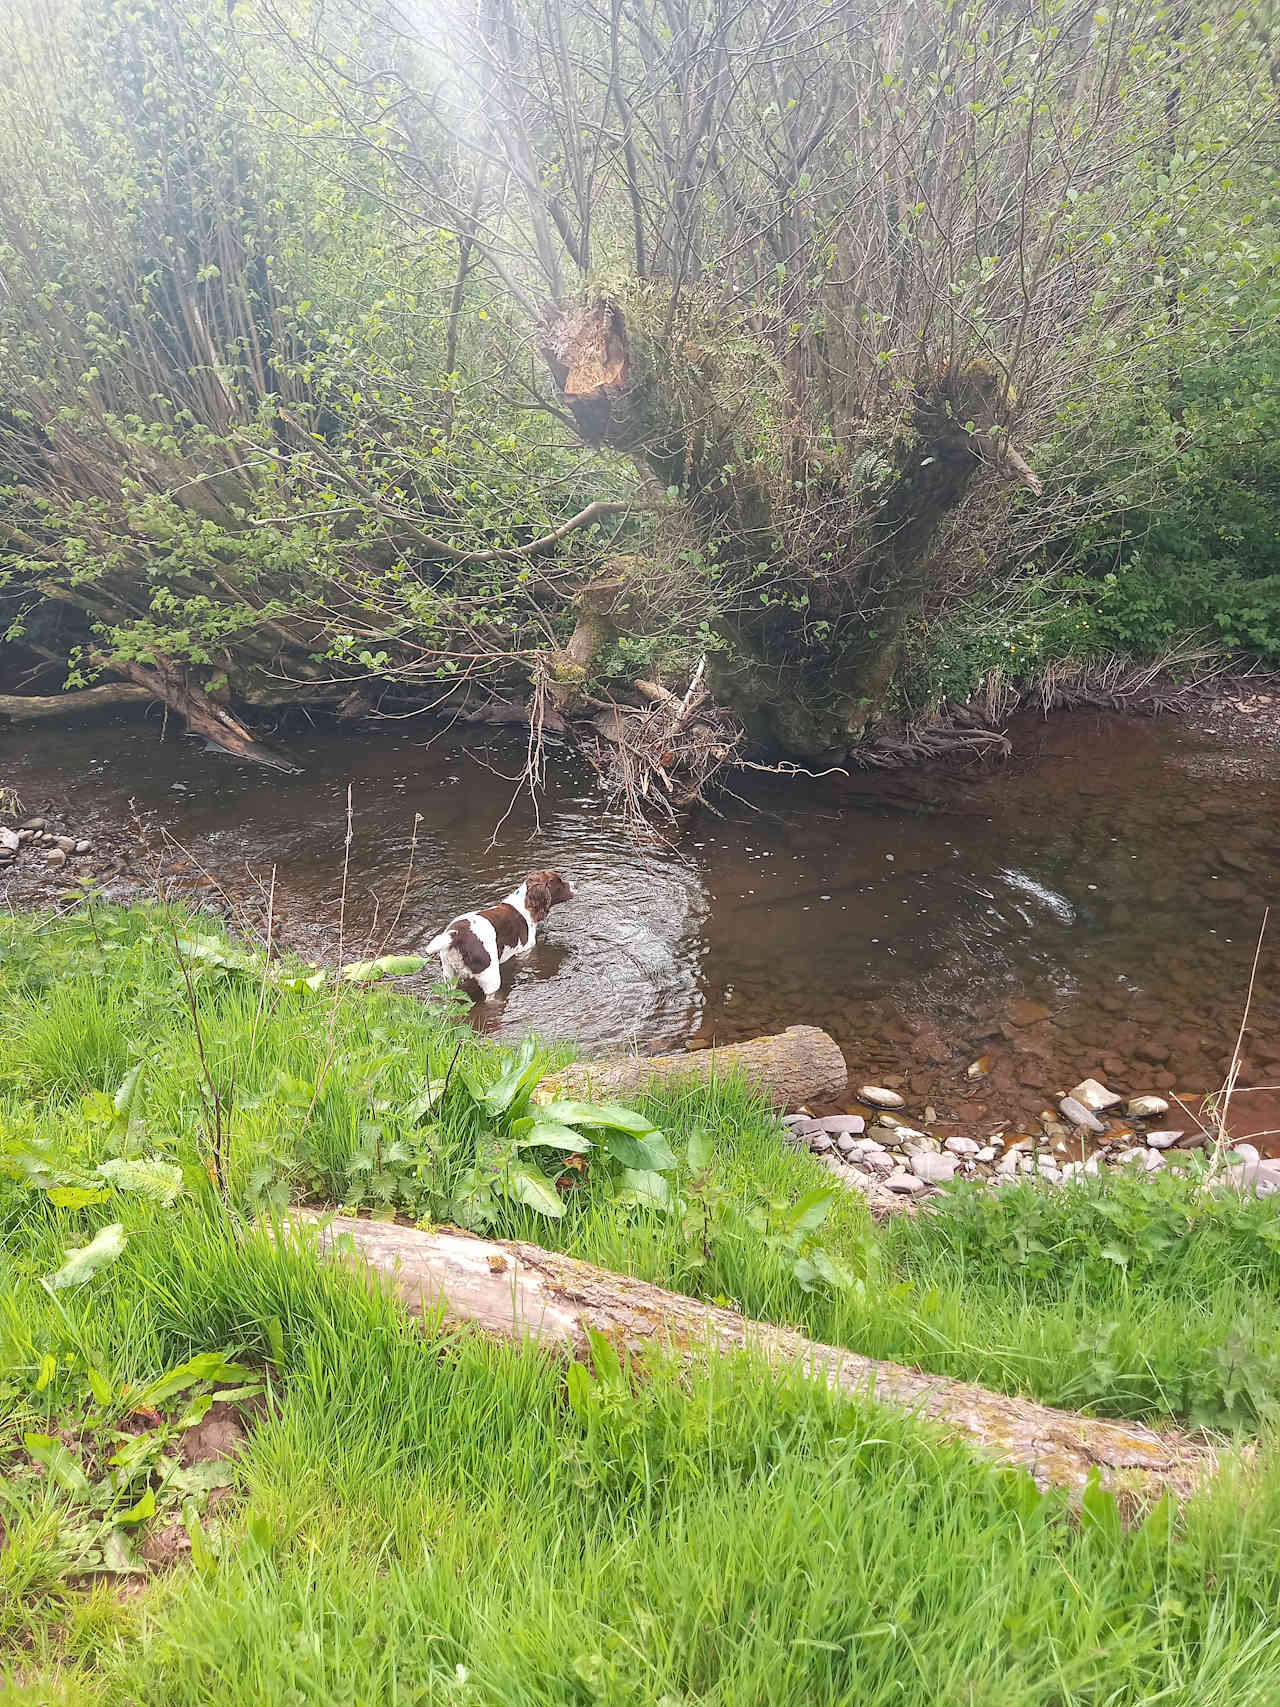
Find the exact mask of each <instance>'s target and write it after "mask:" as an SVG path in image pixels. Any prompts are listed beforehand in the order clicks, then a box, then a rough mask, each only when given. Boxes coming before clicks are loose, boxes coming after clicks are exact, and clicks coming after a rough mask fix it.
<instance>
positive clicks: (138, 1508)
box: [116, 1488, 156, 1523]
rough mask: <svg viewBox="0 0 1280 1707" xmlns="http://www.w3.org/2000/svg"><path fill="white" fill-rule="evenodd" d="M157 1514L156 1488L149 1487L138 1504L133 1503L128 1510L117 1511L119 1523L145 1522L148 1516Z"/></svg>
mask: <svg viewBox="0 0 1280 1707" xmlns="http://www.w3.org/2000/svg"><path fill="white" fill-rule="evenodd" d="M155 1515H156V1494H155V1489H154V1488H148V1489H147V1490H146V1492H145V1493H144V1494H143V1496H142V1498H141V1499H140V1500H139V1501H138V1503H137V1504H136V1505H131V1506H130V1507H129V1509H128V1511H118V1512H117V1513H116V1522H117V1523H145V1522H146V1520H147V1518H149V1517H154V1516H155Z"/></svg>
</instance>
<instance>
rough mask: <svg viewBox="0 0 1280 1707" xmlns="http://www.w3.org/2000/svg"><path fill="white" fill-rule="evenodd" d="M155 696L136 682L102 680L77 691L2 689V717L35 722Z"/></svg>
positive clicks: (128, 703)
mask: <svg viewBox="0 0 1280 1707" xmlns="http://www.w3.org/2000/svg"><path fill="white" fill-rule="evenodd" d="M154 698H155V695H154V694H153V693H152V692H151V690H150V688H144V687H139V686H135V685H134V683H133V682H103V683H102V684H101V686H99V687H96V688H81V689H80V690H79V691H78V692H76V693H48V694H25V693H0V717H10V718H12V719H13V721H14V722H15V723H35V722H37V721H39V720H40V719H42V718H46V717H80V716H82V715H83V714H84V713H85V712H94V711H105V710H107V709H108V708H109V707H111V706H113V705H141V704H142V703H143V701H150V700H152V699H154Z"/></svg>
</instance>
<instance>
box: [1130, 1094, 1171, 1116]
mask: <svg viewBox="0 0 1280 1707" xmlns="http://www.w3.org/2000/svg"><path fill="white" fill-rule="evenodd" d="M1124 1111H1125V1113H1126V1114H1127V1115H1128V1116H1129V1117H1130V1119H1131V1120H1151V1119H1153V1118H1154V1116H1156V1115H1157V1114H1168V1112H1169V1105H1168V1103H1167V1102H1166V1101H1165V1100H1164V1098H1163V1097H1152V1096H1146V1097H1130V1098H1129V1100H1128V1102H1127V1103H1126V1104H1125V1105H1124Z"/></svg>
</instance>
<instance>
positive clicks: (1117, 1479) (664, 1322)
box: [290, 1209, 1215, 1499]
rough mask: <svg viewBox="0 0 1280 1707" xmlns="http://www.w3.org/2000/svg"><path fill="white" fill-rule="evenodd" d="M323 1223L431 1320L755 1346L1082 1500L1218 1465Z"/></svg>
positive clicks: (480, 1246) (1142, 1440)
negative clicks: (1094, 1487)
mask: <svg viewBox="0 0 1280 1707" xmlns="http://www.w3.org/2000/svg"><path fill="white" fill-rule="evenodd" d="M317 1223H319V1227H318V1238H319V1249H320V1253H321V1255H322V1256H325V1257H330V1258H336V1259H337V1260H338V1261H340V1262H343V1263H345V1264H347V1265H348V1266H349V1267H351V1268H352V1269H353V1270H354V1271H355V1272H356V1273H359V1274H362V1275H366V1276H369V1277H371V1278H373V1279H375V1280H378V1281H382V1282H387V1283H389V1284H390V1285H391V1286H392V1288H393V1289H394V1291H395V1292H396V1294H397V1295H398V1297H399V1299H400V1301H401V1302H402V1303H403V1304H404V1306H405V1308H406V1309H407V1310H408V1311H409V1313H410V1314H411V1315H414V1316H417V1317H421V1318H423V1319H424V1320H434V1319H435V1318H436V1316H437V1314H438V1313H443V1316H444V1318H445V1319H446V1320H449V1321H454V1322H466V1323H469V1324H471V1325H472V1326H474V1327H476V1328H478V1329H479V1330H480V1331H481V1332H483V1333H486V1334H490V1335H492V1336H494V1337H495V1338H497V1339H503V1340H511V1341H515V1342H517V1343H522V1342H523V1341H525V1340H530V1339H531V1340H535V1341H537V1342H538V1343H539V1344H540V1345H547V1346H550V1347H552V1348H554V1349H556V1350H559V1351H562V1352H566V1353H568V1354H569V1355H571V1356H574V1357H578V1358H582V1359H589V1357H590V1355H591V1352H590V1339H589V1334H590V1333H591V1332H595V1333H600V1334H604V1335H606V1336H607V1337H608V1338H609V1339H610V1340H611V1341H612V1343H613V1344H614V1345H615V1346H616V1347H617V1348H618V1349H619V1350H620V1351H626V1352H630V1353H633V1354H635V1353H639V1352H642V1351H643V1350H644V1348H645V1347H646V1346H648V1345H650V1344H652V1343H655V1342H656V1343H659V1344H661V1345H663V1346H665V1347H666V1348H667V1349H668V1350H671V1351H674V1352H676V1353H677V1354H678V1355H679V1356H680V1357H682V1358H686V1359H692V1358H693V1357H695V1356H697V1355H699V1354H700V1353H710V1354H713V1355H714V1354H721V1355H725V1354H732V1353H735V1352H740V1351H744V1350H746V1351H751V1352H753V1353H754V1354H755V1355H756V1356H758V1357H761V1358H763V1359H764V1361H765V1362H766V1363H768V1364H770V1365H772V1366H773V1367H774V1368H777V1369H780V1370H785V1369H800V1370H803V1371H805V1372H806V1373H807V1374H808V1375H810V1376H812V1377H813V1378H814V1379H817V1380H823V1381H826V1383H827V1384H828V1385H829V1386H830V1387H832V1388H833V1389H834V1390H836V1391H837V1392H841V1393H847V1394H849V1395H850V1396H851V1397H865V1398H873V1399H874V1400H876V1401H877V1402H878V1403H880V1404H885V1405H891V1406H893V1407H894V1408H895V1409H900V1410H905V1411H909V1412H913V1413H916V1414H918V1415H919V1416H921V1417H924V1418H929V1419H931V1420H932V1421H933V1422H936V1423H938V1424H940V1425H941V1426H942V1427H943V1428H944V1429H945V1430H946V1431H948V1432H949V1433H951V1434H953V1435H957V1436H959V1437H960V1438H961V1439H963V1440H965V1441H968V1442H969V1443H970V1444H971V1445H972V1446H974V1447H975V1448H976V1449H977V1450H978V1451H979V1452H980V1453H982V1454H984V1455H985V1456H987V1457H990V1458H993V1459H995V1460H996V1461H997V1462H999V1463H1001V1464H1007V1465H1013V1466H1017V1467H1019V1468H1022V1469H1025V1470H1027V1471H1028V1472H1029V1473H1030V1474H1031V1475H1032V1476H1033V1477H1034V1478H1035V1480H1036V1482H1037V1483H1038V1484H1039V1485H1040V1486H1041V1487H1050V1486H1060V1487H1065V1488H1069V1489H1072V1490H1073V1491H1076V1492H1079V1491H1080V1490H1081V1489H1083V1488H1084V1486H1085V1484H1086V1482H1087V1481H1088V1479H1089V1477H1090V1476H1091V1475H1092V1474H1094V1473H1095V1472H1096V1473H1097V1475H1098V1476H1099V1478H1100V1479H1101V1481H1102V1483H1103V1485H1104V1486H1106V1487H1109V1488H1112V1489H1114V1490H1115V1491H1116V1492H1118V1493H1122V1494H1125V1495H1128V1496H1130V1497H1137V1498H1140V1499H1141V1498H1149V1497H1153V1496H1155V1495H1158V1494H1159V1493H1160V1492H1161V1491H1162V1490H1163V1489H1165V1488H1168V1489H1170V1490H1171V1491H1172V1492H1173V1493H1174V1494H1175V1495H1178V1496H1180V1497H1185V1496H1186V1495H1188V1494H1190V1493H1192V1492H1193V1491H1194V1490H1195V1488H1196V1487H1197V1485H1198V1484H1199V1483H1200V1482H1201V1481H1202V1479H1203V1478H1204V1477H1205V1476H1206V1475H1207V1474H1208V1473H1209V1472H1210V1471H1211V1470H1212V1469H1213V1468H1214V1467H1215V1460H1214V1456H1213V1453H1212V1452H1211V1450H1210V1449H1209V1448H1208V1447H1207V1446H1205V1445H1203V1444H1202V1443H1200V1442H1198V1441H1196V1440H1193V1439H1191V1438H1190V1437H1188V1436H1186V1435H1180V1434H1177V1433H1174V1432H1172V1431H1170V1432H1168V1433H1158V1432H1156V1431H1155V1430H1152V1429H1148V1428H1143V1427H1141V1426H1139V1425H1138V1424H1136V1423H1121V1422H1109V1421H1106V1420H1104V1419H1100V1418H1096V1417H1087V1416H1081V1415H1078V1414H1076V1413H1073V1412H1070V1411H1059V1410H1053V1409H1051V1408H1050V1407H1049V1406H1047V1405H1040V1404H1036V1403H1034V1402H1033V1401H1032V1400H1029V1399H1012V1398H1009V1397H1007V1396H1006V1395H1004V1394H1001V1393H993V1392H989V1391H988V1390H987V1389H986V1388H985V1387H976V1386H973V1385H971V1384H969V1383H967V1382H963V1381H949V1380H947V1379H945V1378H944V1377H942V1376H936V1375H926V1374H923V1373H921V1372H920V1371H919V1370H916V1369H907V1368H904V1367H903V1366H902V1365H900V1364H896V1363H880V1362H877V1361H875V1360H874V1359H872V1358H869V1357H860V1356H858V1355H857V1354H856V1353H854V1352H851V1351H845V1350H843V1349H841V1348H840V1347H837V1346H829V1345H821V1344H819V1343H817V1342H816V1341H814V1340H809V1339H805V1338H804V1336H803V1335H801V1334H798V1333H794V1332H793V1331H791V1330H790V1329H788V1328H779V1327H774V1326H772V1325H771V1324H769V1323H766V1322H755V1321H751V1320H750V1319H749V1318H747V1317H745V1316H740V1315H739V1314H738V1313H737V1312H736V1311H733V1310H724V1309H720V1308H717V1307H716V1306H714V1305H710V1304H700V1303H698V1302H696V1301H695V1300H694V1299H692V1298H686V1297H683V1296H682V1295H681V1294H679V1293H676V1292H668V1291H665V1290H664V1289H663V1288H662V1287H659V1286H650V1285H649V1284H647V1283H646V1282H645V1281H642V1280H636V1279H634V1278H632V1277H631V1276H629V1275H622V1274H610V1273H609V1272H608V1271H607V1270H605V1269H600V1268H594V1267H592V1266H591V1264H589V1263H585V1262H579V1261H577V1260H576V1259H575V1258H573V1257H566V1256H560V1255H558V1254H557V1253H556V1252H553V1251H545V1250H542V1249H541V1248H540V1247H539V1246H537V1245H527V1244H523V1243H519V1242H516V1241H502V1242H498V1241H495V1240H489V1239H480V1238H476V1237H474V1236H472V1235H471V1234H468V1233H460V1232H455V1231H452V1230H447V1229H446V1230H441V1231H438V1232H434V1233H424V1232H420V1231H418V1230H417V1229H416V1228H412V1227H398V1226H395V1225H391V1224H388V1223H385V1222H378V1221H356V1220H350V1219H345V1218H342V1217H336V1218H333V1219H330V1218H329V1217H327V1216H323V1215H320V1214H317V1213H316V1212H314V1211H311V1210H305V1209H300V1210H295V1211H293V1213H292V1216H291V1217H290V1230H291V1232H292V1235H293V1236H294V1237H295V1238H296V1237H298V1235H299V1232H300V1230H301V1229H304V1228H305V1229H313V1228H315V1227H316V1224H317Z"/></svg>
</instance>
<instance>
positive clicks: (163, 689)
mask: <svg viewBox="0 0 1280 1707" xmlns="http://www.w3.org/2000/svg"><path fill="white" fill-rule="evenodd" d="M114 668H116V669H118V670H121V671H122V672H123V673H124V674H125V675H127V676H128V677H129V678H130V679H131V680H132V681H134V682H137V683H138V685H139V686H140V687H144V688H145V689H146V690H147V692H148V693H149V694H150V695H151V697H152V699H159V700H163V701H164V703H165V704H166V705H167V706H168V707H169V708H170V710H172V711H176V712H177V713H178V714H179V715H180V716H181V717H183V718H185V720H186V725H187V728H188V729H189V730H190V731H191V733H192V734H193V735H203V736H204V738H205V740H206V741H208V742H210V743H211V745H213V746H215V747H219V748H221V750H222V751H223V752H224V753H233V754H234V755H235V757H236V758H238V759H252V760H253V761H254V763H255V764H259V765H269V766H270V767H271V769H272V770H278V771H296V770H297V769H298V768H299V767H298V766H297V765H295V764H292V763H291V762H290V761H289V760H288V759H286V758H284V757H282V756H281V754H279V753H274V752H272V750H271V748H270V747H264V746H263V745H262V743H261V742H260V741H255V740H254V738H253V736H252V734H251V733H250V732H249V730H248V729H246V728H245V726H244V724H243V723H241V721H240V719H239V718H238V717H234V716H233V715H232V714H231V712H229V711H228V710H227V709H226V707H225V706H221V705H218V704H217V703H216V702H215V701H214V700H212V699H210V697H209V695H208V694H207V693H206V692H205V691H204V689H203V688H198V687H196V686H194V685H193V684H192V683H191V682H190V681H188V680H187V676H186V673H185V671H182V670H178V669H175V668H174V666H173V665H172V664H167V663H165V662H164V660H163V659H153V660H152V662H151V664H150V665H145V664H139V663H138V662H136V661H133V660H131V661H130V662H128V663H124V664H116V665H115V666H114Z"/></svg>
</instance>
